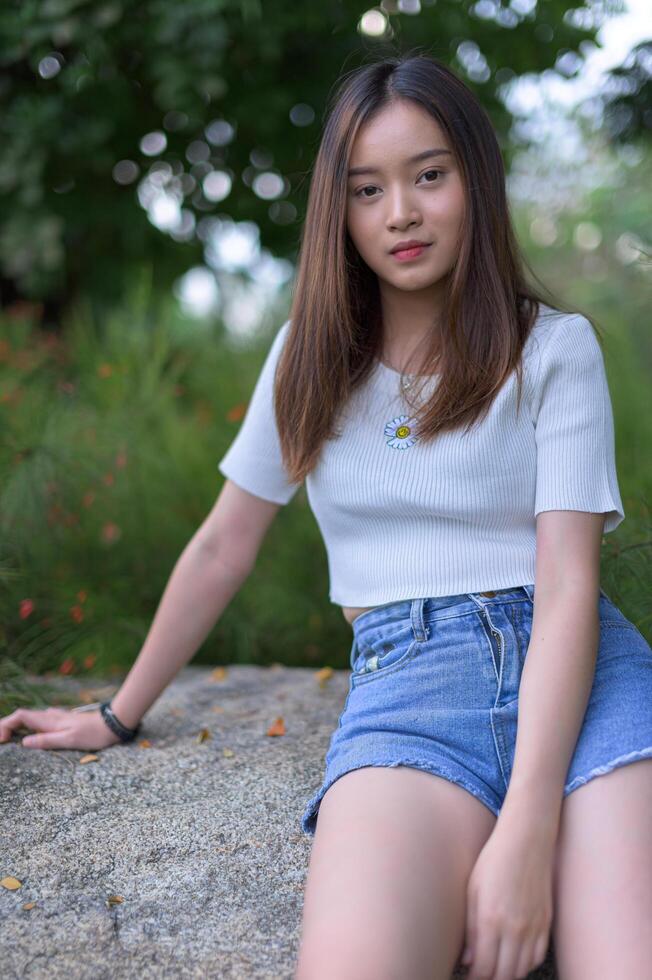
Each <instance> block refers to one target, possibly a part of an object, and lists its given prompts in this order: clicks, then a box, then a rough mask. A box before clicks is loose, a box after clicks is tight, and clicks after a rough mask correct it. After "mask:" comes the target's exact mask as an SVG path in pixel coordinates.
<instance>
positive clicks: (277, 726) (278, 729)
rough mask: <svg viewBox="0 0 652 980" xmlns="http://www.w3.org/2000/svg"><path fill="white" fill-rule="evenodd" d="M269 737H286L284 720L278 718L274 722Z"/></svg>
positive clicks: (269, 729) (268, 733)
mask: <svg viewBox="0 0 652 980" xmlns="http://www.w3.org/2000/svg"><path fill="white" fill-rule="evenodd" d="M266 734H267V735H285V722H284V721H283V719H282V718H277V719H276V721H274V722H272V724H271V725H270V726H269V728H268V729H267V732H266Z"/></svg>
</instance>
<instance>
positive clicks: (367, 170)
mask: <svg viewBox="0 0 652 980" xmlns="http://www.w3.org/2000/svg"><path fill="white" fill-rule="evenodd" d="M446 153H447V154H449V155H451V151H450V150H444V149H441V148H435V149H433V150H422V151H421V153H415V155H414V156H413V157H408V158H407V160H406V161H405V162H406V163H418V162H419V160H427V159H428V157H438V156H442V155H443V154H446ZM379 173H381V170H380V169H379V168H378V167H352V168H351V169H350V170H349V172H348V174H347V176H348V177H357V176H358V175H359V174H379Z"/></svg>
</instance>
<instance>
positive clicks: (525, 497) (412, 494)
mask: <svg viewBox="0 0 652 980" xmlns="http://www.w3.org/2000/svg"><path fill="white" fill-rule="evenodd" d="M289 322H290V321H286V323H284V324H283V326H282V327H281V329H280V330H279V331H278V333H277V335H276V337H275V338H274V341H273V343H272V344H271V347H270V350H269V353H268V355H267V358H266V361H265V363H264V365H263V368H262V370H261V372H260V375H259V377H258V380H257V382H256V385H255V388H254V391H253V394H252V397H251V400H250V402H249V405H248V408H247V412H246V414H245V417H244V419H243V422H242V424H241V426H240V429H239V431H238V433H237V435H236V437H235V439H234V440H233V442H232V443H231V445H230V447H229V449H228V451H227V452H226V454H225V455H224V457H223V458H222V459H221V461H220V462H219V464H218V467H219V470H220V471H221V473H222V474H223V475H224V476H226V477H228V478H229V479H230V480H232V481H233V482H234V483H236V484H238V486H240V487H242V488H244V489H245V490H248V491H249V492H250V493H253V494H255V495H256V496H259V497H263V498H264V499H266V500H271V501H274V502H275V503H279V504H287V503H288V502H289V501H290V500H291V499H292V497H293V496H294V494H295V493H296V492H297V490H298V489H299V486H300V484H296V483H294V484H291V483H289V482H288V480H287V474H286V472H285V469H284V466H283V463H282V459H281V453H280V445H279V439H278V432H277V428H276V422H275V416H274V410H273V404H272V392H273V387H272V385H273V380H274V370H275V367H276V363H277V360H278V357H279V355H280V352H281V349H282V345H283V342H284V338H285V337H286V335H287V330H288V327H289ZM523 368H524V371H523V382H524V388H523V400H522V402H521V410H520V412H519V414H518V416H517V414H516V391H517V385H516V374H515V372H512V374H511V375H510V377H509V378H508V380H507V381H506V382H505V384H504V385H503V387H502V388H501V389H500V391H499V393H498V395H497V396H496V398H495V400H494V402H493V404H492V406H491V409H490V411H489V414H488V415H487V417H486V418H485V419H484V421H483V422H482V423H480V424H478V423H476V424H475V426H474V427H473V428H472V429H471V430H470V431H469V432H468V433H467V434H466V435H464V434H462V432H461V431H459V432H447V433H444V434H440V435H439V436H437V437H436V438H435V439H434V441H432V442H430V443H425V442H420V441H419V440H418V439H416V440H415V438H414V435H413V433H412V432H411V425H410V417H409V406H407V405H406V403H405V402H404V399H403V395H402V393H401V389H400V385H399V379H400V376H399V374H398V372H397V371H394V370H393V369H391V368H389V367H387V366H386V365H385V364H383V363H382V362H381V361H377V362H376V366H375V368H374V371H373V374H372V375H371V376H370V377H369V378H368V379H367V382H366V383H365V384H364V385H363V386H362V387H361V388H359V389H358V390H357V391H355V392H354V393H353V395H352V396H351V398H350V399H349V401H348V403H347V404H346V405H345V406H344V408H343V411H342V415H341V416H339V417H338V429H339V430H341V435H340V436H339V437H338V438H337V439H334V440H328V441H326V442H325V443H324V445H323V448H322V453H321V456H320V458H319V462H318V464H317V466H316V467H315V469H313V471H312V472H311V473H309V474H308V476H307V478H306V481H305V484H306V494H307V498H308V502H309V504H310V508H311V510H312V512H313V514H314V516H315V519H316V521H317V524H318V526H319V529H320V531H321V534H322V537H323V540H324V544H325V547H326V554H327V560H328V570H329V576H330V592H329V597H330V601H331V602H333V603H335V604H337V605H341V606H348V607H372V606H377V605H383V604H385V603H388V602H394V601H397V600H399V599H408V598H420V597H424V596H442V595H457V594H459V593H463V592H479V591H488V590H492V589H501V588H507V587H509V586H516V585H523V584H528V583H533V582H534V568H535V544H536V524H535V517H536V515H537V514H539V513H540V512H541V511H545V510H580V511H590V512H593V513H606V515H607V516H606V519H605V525H604V532H605V533H607V532H609V531H613V530H614V529H615V528H616V527H618V525H619V524H620V523H621V521H622V520H623V519H624V517H625V513H624V510H623V505H622V501H621V498H620V492H619V488H618V479H617V474H616V463H615V442H614V424H613V413H612V405H611V399H610V395H609V388H608V384H607V377H606V373H605V366H604V360H603V355H602V350H601V347H600V345H599V343H598V340H597V338H596V336H595V334H594V332H593V328H592V327H591V325H590V323H589V322H588V320H587V319H586V318H585V317H584V316H582V315H580V314H568V313H560V312H558V311H556V310H553V309H552V308H551V307H548V306H545V305H544V304H541V309H540V312H539V316H538V318H537V321H536V323H535V325H534V327H533V330H532V332H531V334H530V336H529V337H528V339H527V342H526V344H525V347H524V350H523ZM431 384H437V375H433V376H432V377H431V378H429V379H428V381H427V387H426V388H425V389H424V393H423V396H424V397H425V396H426V395H427V394H428V392H429V391H431V389H430V387H429V386H430V385H431Z"/></svg>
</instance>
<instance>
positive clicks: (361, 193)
mask: <svg viewBox="0 0 652 980" xmlns="http://www.w3.org/2000/svg"><path fill="white" fill-rule="evenodd" d="M426 174H438V175H439V177H438V179H437V180H428V181H426V183H428V184H438V183H440V178H441V177H442V176H443V174H444V171H443V170H435V169H432V170H425V171H424V172H423V173H422V174H421V177H425V176H426ZM374 189H375V184H365V186H364V187H360V188H359V189H358V190H357V191H355V192H354V197H364V198H366V199H367V200H369V199H370V197H375V196H376V195H375V194H372V195H369V194H365V191H368V190H374Z"/></svg>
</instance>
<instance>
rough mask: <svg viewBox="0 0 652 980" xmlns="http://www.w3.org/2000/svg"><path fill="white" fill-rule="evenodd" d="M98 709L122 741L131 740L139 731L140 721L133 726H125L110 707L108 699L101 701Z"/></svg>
mask: <svg viewBox="0 0 652 980" xmlns="http://www.w3.org/2000/svg"><path fill="white" fill-rule="evenodd" d="M100 711H101V713H102V717H103V718H104V721H105V722H106V724H107V725H108V726H109V728H110V729H111V731H112V732H113V733H114V735H117V736H118V738H119V739H120V740H121V741H122V742H131V741H132V739H134V738H135V737H136V735H137V734H138V732H139V731H140V722H138V724H137V725H136V727H135V728H127V727H126V726H125V725H123V724H122V722H121V721H118V719H117V718H116V716H115V714H114V712H113V710H112V708H111V702H110V701H103V702H102V704H101V705H100Z"/></svg>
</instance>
